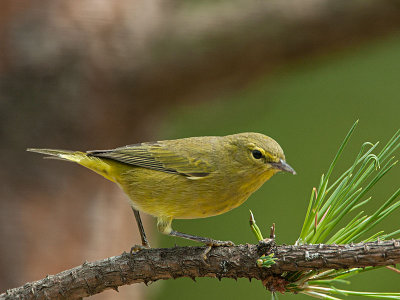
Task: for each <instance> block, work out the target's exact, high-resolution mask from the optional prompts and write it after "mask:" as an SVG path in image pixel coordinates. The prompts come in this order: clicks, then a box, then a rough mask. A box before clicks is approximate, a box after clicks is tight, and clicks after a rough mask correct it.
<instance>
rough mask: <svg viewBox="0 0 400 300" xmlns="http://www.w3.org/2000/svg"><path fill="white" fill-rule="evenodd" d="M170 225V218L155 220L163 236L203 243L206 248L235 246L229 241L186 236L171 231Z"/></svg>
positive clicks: (185, 234)
mask: <svg viewBox="0 0 400 300" xmlns="http://www.w3.org/2000/svg"><path fill="white" fill-rule="evenodd" d="M171 223H172V218H169V217H159V218H157V228H158V230H159V231H160V232H161V233H163V234H168V235H171V236H177V237H180V238H184V239H188V240H192V241H195V242H200V243H203V244H205V245H207V246H212V247H216V246H233V245H235V244H234V243H233V242H231V241H219V240H214V239H210V238H207V237H202V236H197V235H191V234H187V233H183V232H179V231H175V230H172V227H171Z"/></svg>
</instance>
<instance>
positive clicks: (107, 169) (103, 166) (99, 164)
mask: <svg viewBox="0 0 400 300" xmlns="http://www.w3.org/2000/svg"><path fill="white" fill-rule="evenodd" d="M26 151H29V152H36V153H41V154H45V155H48V156H46V157H44V158H52V159H60V160H66V161H72V162H76V163H78V164H80V165H82V166H84V167H86V168H88V169H90V170H92V171H95V172H96V173H98V174H100V175H102V176H104V177H105V178H107V179H108V180H111V181H113V182H115V178H114V176H113V169H112V166H111V165H110V164H108V163H107V162H105V161H104V160H103V159H100V158H97V157H93V156H88V155H87V154H86V153H85V152H81V151H70V150H58V149H37V148H28V149H26Z"/></svg>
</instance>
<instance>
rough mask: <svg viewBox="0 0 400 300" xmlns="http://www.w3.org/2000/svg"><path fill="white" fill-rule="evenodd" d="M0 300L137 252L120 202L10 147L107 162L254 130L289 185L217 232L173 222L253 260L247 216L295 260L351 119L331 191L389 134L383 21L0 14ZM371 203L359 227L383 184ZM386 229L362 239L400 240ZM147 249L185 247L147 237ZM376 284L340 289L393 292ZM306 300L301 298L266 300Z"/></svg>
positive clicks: (383, 282) (391, 11) (273, 12)
mask: <svg viewBox="0 0 400 300" xmlns="http://www.w3.org/2000/svg"><path fill="white" fill-rule="evenodd" d="M0 8H1V9H0V145H1V147H0V159H1V161H0V165H1V168H0V180H1V184H0V292H4V291H5V290H6V289H8V288H12V287H17V286H20V285H22V284H24V283H25V282H27V281H33V280H38V279H41V278H42V277H44V276H46V275H47V274H54V273H58V272H60V271H62V270H65V269H68V268H71V267H74V266H76V265H79V264H81V263H83V262H84V261H85V260H88V261H92V260H97V259H103V258H106V257H109V256H113V255H118V254H120V253H122V252H123V251H128V250H129V249H130V247H131V246H132V245H133V244H135V243H138V242H140V238H139V235H138V231H137V228H136V224H135V221H134V217H133V215H132V212H131V210H130V208H129V205H128V202H127V198H126V196H125V195H124V194H123V193H122V192H121V191H120V190H119V189H118V187H117V186H115V185H114V184H113V183H111V182H108V181H106V180H105V179H103V178H102V177H100V176H97V175H96V174H94V173H90V172H89V171H88V170H86V169H84V168H81V167H79V166H77V165H74V164H70V163H64V162H58V161H49V160H47V161H46V160H42V159H41V157H40V156H39V155H36V154H33V153H27V152H25V149H26V148H27V147H43V148H61V149H63V148H66V149H71V150H91V149H108V148H114V147H117V146H122V145H126V144H133V143H137V142H141V141H152V140H160V139H172V138H180V137H188V136H200V135H225V134H231V133H238V132H244V131H255V132H261V133H264V134H267V135H269V136H271V137H273V138H275V139H276V140H277V141H278V142H279V143H280V145H281V146H282V147H283V149H284V150H285V153H286V157H287V161H288V162H289V164H290V165H292V166H293V167H294V168H295V169H296V171H297V173H298V175H297V176H290V175H287V174H286V175H285V174H283V175H279V176H276V177H274V178H273V179H272V180H271V181H269V182H267V183H266V184H265V185H264V186H263V187H262V188H261V189H260V190H259V191H258V192H257V193H255V194H254V195H253V196H252V197H251V198H250V199H249V200H248V201H247V202H246V203H245V204H244V205H242V206H241V207H239V208H237V209H235V210H233V211H231V212H229V213H226V214H224V215H221V216H218V217H213V218H208V219H199V220H177V221H175V222H174V227H175V229H177V230H181V231H184V232H187V233H192V234H197V235H202V236H210V237H214V238H217V239H223V240H232V241H234V242H235V243H237V244H239V243H254V242H256V241H255V238H254V237H253V234H252V233H251V231H250V229H249V226H248V219H249V209H252V210H253V212H254V214H255V217H256V220H257V223H258V225H259V226H260V228H262V230H264V232H266V230H267V229H268V228H269V226H270V225H271V224H272V223H273V222H275V223H276V227H277V228H276V233H277V242H278V243H286V244H291V243H294V242H295V240H296V239H297V237H298V234H299V233H300V229H301V225H302V221H303V219H304V215H305V210H306V206H307V204H308V199H309V195H310V193H311V189H312V187H313V186H317V185H318V182H319V178H320V176H321V174H322V173H323V172H325V171H326V169H327V168H328V166H329V164H330V161H331V159H332V158H333V156H334V154H335V152H336V150H337V148H338V147H339V145H340V143H341V141H342V139H343V138H344V136H345V134H346V133H347V131H348V129H349V128H350V126H351V125H352V124H353V123H354V121H355V120H357V119H360V124H359V126H358V128H357V130H356V133H355V135H354V136H353V138H352V140H351V143H350V145H349V147H348V148H347V150H346V152H345V154H344V156H343V159H342V161H341V164H339V166H338V169H337V170H336V173H335V174H336V175H338V174H340V171H343V169H344V168H345V167H346V165H348V164H350V163H351V162H352V160H353V159H354V157H355V155H356V154H357V152H358V149H359V147H360V145H361V143H362V142H364V141H371V142H376V141H378V140H380V141H381V142H382V144H384V143H385V142H386V141H387V140H388V139H389V138H390V137H391V136H392V135H393V134H394V132H395V131H396V130H397V129H398V128H399V127H400V122H399V112H400V96H399V94H400V5H399V2H398V1H395V0H393V1H390V0H369V1H344V0H303V1H301V2H298V1H290V0H284V1H282V0H280V1H278V0H268V1H267V0H265V1H260V0H250V1H248V0H246V1H245V0H233V1H224V0H222V1H202V2H196V1H181V0H169V1H165V0H130V1H128V0H121V1H101V0H85V1H50V0H43V1H41V2H40V5H38V3H35V2H32V1H28V0H3V1H2V2H1V4H0ZM399 176H400V172H399V168H396V169H395V170H393V171H392V172H391V174H390V175H388V176H387V178H385V179H384V180H383V182H382V184H380V186H379V187H377V188H376V189H375V191H374V192H373V197H374V198H373V199H374V201H373V202H372V203H371V204H370V206H369V207H367V208H366V210H367V212H371V211H372V210H373V209H374V207H375V206H376V205H378V204H379V203H382V202H383V201H385V200H386V199H387V198H388V197H389V196H390V195H391V194H392V193H393V192H394V191H395V190H396V189H397V188H398V184H399ZM399 216H400V213H399V212H397V214H396V215H395V216H392V217H391V218H390V220H388V221H387V222H385V223H384V224H382V225H380V227H379V228H376V231H378V229H379V230H380V229H383V230H386V231H389V230H391V229H394V228H398V227H399V222H398V220H399ZM145 228H146V230H147V232H148V236H150V242H151V243H152V245H153V246H157V247H172V246H174V245H175V244H177V245H189V244H191V245H194V243H191V242H186V241H183V240H181V239H177V238H172V237H164V236H161V235H160V234H159V233H157V232H156V230H155V222H154V219H152V218H151V217H145ZM398 276H399V275H398V274H395V273H393V272H390V271H389V270H385V269H381V270H378V271H374V272H372V273H370V274H364V275H361V276H359V277H358V278H354V279H353V280H352V283H353V285H352V286H350V287H349V286H344V288H352V289H358V290H361V291H366V290H368V291H371V290H373V291H397V292H399V291H400V290H399V285H398V280H399V279H398ZM189 297H190V298H191V299H192V300H194V299H227V298H229V299H242V298H245V297H246V298H248V297H251V298H252V299H268V297H269V295H268V294H267V292H266V291H265V289H264V288H263V287H262V285H261V283H260V282H251V283H250V282H249V281H248V280H242V279H239V280H238V281H237V282H236V281H233V280H228V279H222V282H219V281H218V280H216V279H209V278H204V279H198V280H197V283H195V282H193V281H192V280H190V279H177V280H169V281H165V282H156V283H153V284H151V285H150V286H149V287H146V286H144V285H142V284H140V285H132V286H125V287H122V288H120V293H116V292H114V291H107V292H105V293H103V294H101V295H97V296H94V297H93V299H187V298H189ZM293 297H296V299H300V298H301V299H305V296H301V295H282V296H281V298H283V299H286V298H293Z"/></svg>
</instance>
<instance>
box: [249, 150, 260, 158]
mask: <svg viewBox="0 0 400 300" xmlns="http://www.w3.org/2000/svg"><path fill="white" fill-rule="evenodd" d="M251 154H253V157H254V158H255V159H260V158H261V157H263V155H262V153H261V152H260V151H259V150H253V151H251Z"/></svg>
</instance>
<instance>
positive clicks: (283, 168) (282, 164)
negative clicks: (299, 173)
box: [270, 159, 296, 175]
mask: <svg viewBox="0 0 400 300" xmlns="http://www.w3.org/2000/svg"><path fill="white" fill-rule="evenodd" d="M270 165H271V166H272V167H273V168H275V169H278V170H281V171H283V172H289V173H292V174H293V175H296V171H295V170H294V169H293V168H292V167H291V166H289V165H288V164H287V163H286V161H284V160H283V159H280V160H279V162H274V163H270Z"/></svg>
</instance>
